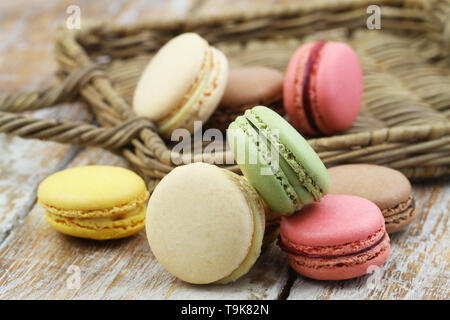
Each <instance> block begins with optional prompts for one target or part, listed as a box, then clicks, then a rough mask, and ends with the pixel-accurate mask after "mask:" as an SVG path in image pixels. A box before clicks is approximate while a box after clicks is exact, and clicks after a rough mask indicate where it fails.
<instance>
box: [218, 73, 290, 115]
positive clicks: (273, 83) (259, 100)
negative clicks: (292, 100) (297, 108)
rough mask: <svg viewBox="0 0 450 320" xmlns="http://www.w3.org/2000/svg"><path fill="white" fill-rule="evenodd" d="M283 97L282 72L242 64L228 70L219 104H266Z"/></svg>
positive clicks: (229, 105) (231, 106) (232, 106)
mask: <svg viewBox="0 0 450 320" xmlns="http://www.w3.org/2000/svg"><path fill="white" fill-rule="evenodd" d="M282 97H283V74H282V73H281V72H280V71H278V70H276V69H272V68H268V67H263V66H243V67H237V68H233V69H231V70H230V72H229V75H228V82H227V86H226V88H225V92H224V94H223V97H222V100H221V101H220V106H225V107H229V108H236V107H240V106H244V105H251V106H255V105H260V104H263V105H266V104H270V103H272V102H275V101H277V100H281V98H282Z"/></svg>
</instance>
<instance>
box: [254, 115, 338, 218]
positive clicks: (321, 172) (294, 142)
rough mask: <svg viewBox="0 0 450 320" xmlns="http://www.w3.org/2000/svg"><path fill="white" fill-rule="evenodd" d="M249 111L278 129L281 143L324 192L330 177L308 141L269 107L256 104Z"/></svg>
mask: <svg viewBox="0 0 450 320" xmlns="http://www.w3.org/2000/svg"><path fill="white" fill-rule="evenodd" d="M251 111H252V112H254V113H255V114H256V115H257V116H258V117H259V118H260V119H262V120H263V121H264V122H265V124H266V125H267V126H269V127H270V128H272V129H275V130H278V133H279V140H280V142H281V144H283V145H284V146H286V148H287V149H288V150H289V151H290V152H291V153H292V154H293V155H294V156H295V159H296V161H297V162H298V163H299V164H301V166H302V167H303V168H304V170H305V172H306V174H307V175H308V176H309V177H310V178H311V179H312V180H313V182H314V183H315V184H316V185H317V186H318V187H319V188H320V189H321V190H322V191H323V194H326V193H327V192H328V189H329V188H330V178H329V176H328V172H327V169H326V167H325V165H324V164H323V162H322V160H320V158H319V156H318V155H317V153H316V152H315V151H314V149H313V148H312V147H311V146H310V145H309V143H308V142H307V141H306V140H305V139H304V138H303V137H302V136H301V135H300V134H299V133H298V132H297V131H296V130H295V129H294V128H293V127H292V126H291V125H289V123H287V122H286V120H284V119H283V118H282V117H281V116H280V115H279V114H277V113H276V112H274V111H272V110H270V109H269V108H266V107H263V106H257V107H254V108H253V109H251ZM275 211H277V210H275Z"/></svg>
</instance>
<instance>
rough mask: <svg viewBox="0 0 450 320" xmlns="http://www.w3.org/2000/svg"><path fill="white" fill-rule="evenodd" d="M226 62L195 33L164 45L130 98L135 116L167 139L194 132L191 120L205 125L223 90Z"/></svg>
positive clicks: (225, 81) (181, 36) (185, 34)
mask: <svg viewBox="0 0 450 320" xmlns="http://www.w3.org/2000/svg"><path fill="white" fill-rule="evenodd" d="M227 79H228V62H227V59H226V57H225V56H224V55H223V53H222V52H220V51H219V50H217V49H216V48H214V47H212V46H210V45H209V44H208V42H207V41H206V40H205V39H203V38H202V37H200V36H199V35H197V34H195V33H183V34H181V35H179V36H177V37H175V38H173V39H172V40H170V41H169V42H167V43H166V44H165V45H164V46H163V47H162V48H161V49H160V50H159V51H158V52H157V53H156V55H155V56H154V57H153V59H152V60H151V61H150V63H149V64H148V66H147V67H146V68H145V70H144V72H143V73H142V76H141V78H140V79H139V82H138V84H137V87H136V89H135V92H134V97H133V109H134V111H135V112H136V114H137V115H139V116H143V117H147V118H148V119H150V120H152V121H154V122H155V123H156V124H157V127H158V131H159V133H160V134H161V135H162V136H164V137H166V138H169V137H170V135H171V133H172V131H173V130H175V129H177V128H185V129H187V130H189V132H190V133H192V132H194V121H201V122H205V121H206V120H207V119H208V118H209V117H210V116H211V114H212V113H213V112H214V110H215V109H216V107H217V105H218V104H219V101H220V99H221V98H222V95H223V92H224V91H225V87H226V83H227Z"/></svg>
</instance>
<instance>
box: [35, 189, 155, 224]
mask: <svg viewBox="0 0 450 320" xmlns="http://www.w3.org/2000/svg"><path fill="white" fill-rule="evenodd" d="M148 198H149V193H148V191H145V192H144V193H142V194H141V195H139V196H138V197H137V198H136V199H134V200H132V201H130V202H128V203H124V204H117V205H114V206H112V207H110V208H104V209H92V210H77V209H65V208H57V207H56V206H52V205H49V204H47V203H45V202H43V201H42V200H41V199H39V200H38V202H39V204H40V205H41V206H42V207H43V208H44V209H45V210H46V211H47V212H49V213H51V214H56V215H59V216H65V217H69V218H70V217H72V218H79V217H83V218H99V217H111V216H118V215H122V214H126V213H128V212H130V211H133V210H135V209H137V208H140V207H142V205H143V204H144V203H145V201H147V200H148Z"/></svg>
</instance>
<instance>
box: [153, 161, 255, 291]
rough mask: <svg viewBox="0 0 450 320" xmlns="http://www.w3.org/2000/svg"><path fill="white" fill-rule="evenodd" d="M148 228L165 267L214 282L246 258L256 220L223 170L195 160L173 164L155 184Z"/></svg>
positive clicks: (194, 280)
mask: <svg viewBox="0 0 450 320" xmlns="http://www.w3.org/2000/svg"><path fill="white" fill-rule="evenodd" d="M146 232H147V237H148V241H149V244H150V247H151V250H152V252H153V254H154V255H155V257H156V258H157V259H158V261H159V262H160V263H161V264H162V265H163V266H164V267H165V269H166V270H167V271H169V272H170V273H171V274H173V275H175V276H177V277H178V278H180V279H182V280H184V281H187V282H190V283H198V284H201V283H211V282H215V281H218V280H220V279H222V278H224V277H226V276H228V275H230V274H231V273H232V272H233V271H234V270H236V269H237V268H238V267H239V266H240V265H241V264H242V263H243V261H244V260H245V258H246V257H247V255H248V253H249V250H250V248H251V245H252V239H253V232H254V221H253V214H252V212H251V208H250V207H249V205H248V203H247V199H246V197H245V196H244V194H243V193H242V191H241V190H240V188H239V187H238V186H237V185H236V183H235V182H234V181H232V180H231V179H230V178H229V177H228V176H227V174H226V173H224V172H223V170H222V169H220V168H218V167H216V166H213V165H209V164H206V163H194V164H190V165H185V166H180V167H177V168H175V169H174V170H172V171H171V172H170V173H169V174H168V175H167V176H166V177H164V178H163V179H162V180H161V182H160V183H159V184H158V186H157V187H156V188H155V190H154V192H153V194H152V196H151V198H150V201H149V203H148V209H147V217H146Z"/></svg>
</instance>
